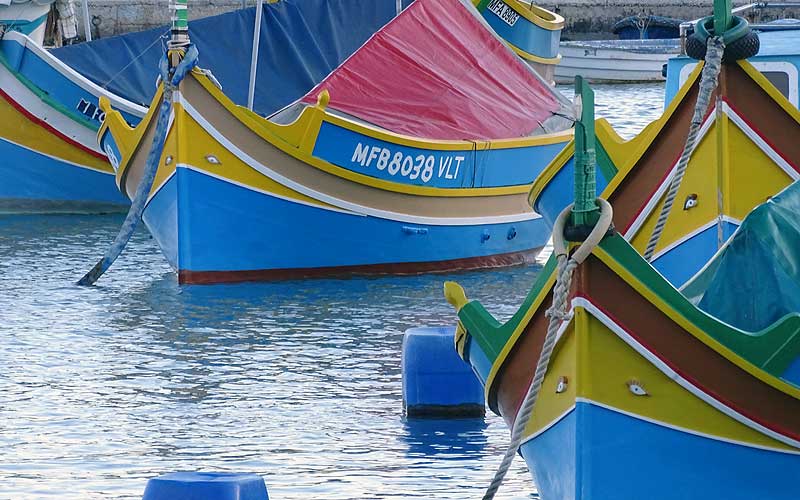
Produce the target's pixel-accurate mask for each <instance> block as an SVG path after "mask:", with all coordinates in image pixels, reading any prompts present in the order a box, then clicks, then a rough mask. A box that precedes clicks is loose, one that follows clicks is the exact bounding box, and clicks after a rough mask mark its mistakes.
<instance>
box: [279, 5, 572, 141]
mask: <svg viewBox="0 0 800 500" xmlns="http://www.w3.org/2000/svg"><path fill="white" fill-rule="evenodd" d="M323 91H327V92H328V93H329V94H330V101H329V103H328V105H327V109H328V110H329V111H332V112H334V113H337V114H340V115H343V116H346V117H349V118H355V119H357V120H359V121H362V122H366V123H368V124H371V125H374V126H377V127H380V128H383V129H386V130H389V131H392V132H395V133H399V134H404V135H408V136H413V137H419V138H427V139H438V140H492V139H506V138H519V137H527V136H531V135H536V134H542V133H551V132H558V131H562V130H565V129H568V128H570V127H571V126H572V123H573V120H572V118H571V116H572V110H571V105H570V103H569V102H568V101H566V100H565V99H564V98H563V97H561V96H560V94H558V93H557V92H556V91H555V90H554V89H553V88H552V87H551V86H550V85H548V84H547V83H545V82H544V81H543V80H542V79H541V78H540V77H539V76H538V75H537V74H536V73H535V72H534V70H533V69H531V68H530V67H529V66H528V65H526V64H525V63H523V62H522V61H521V60H520V59H519V57H517V56H516V54H514V53H513V52H512V51H511V49H510V48H509V47H508V46H507V45H506V44H505V43H504V42H503V41H502V40H501V39H500V38H499V37H498V36H497V35H496V34H495V33H494V32H493V31H492V30H491V28H489V27H488V25H487V24H486V23H485V21H484V20H483V19H482V18H481V16H480V14H479V13H478V12H477V11H476V10H475V9H474V7H473V6H472V5H471V4H470V3H468V2H463V1H461V0H417V1H415V2H413V3H412V4H411V5H410V6H409V7H407V8H406V9H405V10H404V11H403V12H402V13H401V14H400V15H399V16H397V17H396V18H394V19H393V20H392V21H390V22H389V23H388V24H387V25H386V26H384V27H383V28H381V29H380V30H379V31H378V32H377V33H375V34H374V35H373V36H372V37H371V38H370V39H369V40H368V41H367V42H366V43H365V44H364V45H363V46H362V47H361V48H360V49H359V50H358V51H356V52H355V53H354V54H353V55H351V56H350V57H349V58H348V59H347V60H345V62H344V63H342V64H341V65H340V66H339V67H338V68H337V69H336V70H335V71H334V72H333V73H331V74H330V75H328V77H326V78H325V79H324V80H322V82H320V83H319V84H318V85H317V86H316V87H314V89H313V90H311V92H309V93H308V94H307V95H305V96H304V97H303V98H302V99H300V100H299V101H298V102H297V103H295V104H294V105H292V106H290V107H289V108H287V109H285V110H283V111H282V112H281V113H279V114H277V115H276V116H275V117H273V119H274V120H275V121H276V122H279V123H286V122H289V121H291V120H292V119H293V117H296V116H297V114H298V113H299V111H300V110H301V109H302V108H303V107H305V106H306V105H314V104H315V103H316V102H317V99H318V96H319V95H320V93H322V92H323Z"/></svg>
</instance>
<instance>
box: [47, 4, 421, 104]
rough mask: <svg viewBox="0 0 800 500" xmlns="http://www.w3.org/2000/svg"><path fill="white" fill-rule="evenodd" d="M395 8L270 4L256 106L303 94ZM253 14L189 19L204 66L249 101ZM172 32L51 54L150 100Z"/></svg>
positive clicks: (236, 97)
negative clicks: (159, 62)
mask: <svg viewBox="0 0 800 500" xmlns="http://www.w3.org/2000/svg"><path fill="white" fill-rule="evenodd" d="M404 3H408V2H404ZM165 8H166V7H165ZM395 14H396V11H395V0H281V1H280V2H277V3H272V4H267V3H265V4H264V17H263V19H262V24H261V41H260V45H259V63H258V74H257V80H256V93H255V102H254V106H253V108H254V110H255V111H256V112H258V113H260V114H262V115H268V114H271V113H273V112H275V111H277V110H279V109H281V108H282V107H284V106H286V105H288V104H291V103H292V102H293V101H295V100H296V99H299V98H300V97H302V96H303V95H304V94H305V93H306V92H308V91H309V90H310V89H311V88H312V87H314V85H316V84H317V83H319V82H320V81H321V80H322V79H323V78H325V77H326V76H327V75H328V73H330V72H331V71H332V70H333V69H335V68H336V67H337V66H338V65H339V64H340V63H341V62H342V61H344V59H346V58H347V57H348V56H349V55H350V54H352V53H353V52H355V51H356V50H357V49H358V48H359V47H360V46H361V45H362V44H363V43H364V42H365V41H366V40H367V39H368V38H369V37H370V36H371V35H372V34H373V33H375V32H376V31H377V30H378V29H379V28H381V27H382V26H383V25H384V24H386V23H387V22H389V21H390V20H391V19H392V18H393V17H394V16H395ZM254 21H255V8H254V7H251V8H248V9H244V10H237V11H234V12H229V13H226V14H221V15H217V16H212V17H207V18H204V19H198V20H196V21H190V22H189V35H190V37H191V40H192V42H194V43H195V44H196V45H197V48H198V49H199V51H200V57H199V63H200V67H202V68H205V69H210V70H211V71H212V73H213V74H214V76H215V77H216V78H217V79H218V80H219V81H220V83H221V84H222V89H223V91H224V92H225V94H226V95H227V96H228V97H229V98H231V99H232V100H233V101H234V102H236V103H237V104H242V105H244V104H247V87H248V83H249V81H248V80H249V72H250V57H251V53H252V44H253V28H254ZM168 37H169V28H168V27H163V28H156V29H152V30H148V31H142V32H137V33H129V34H125V35H119V36H114V37H109V38H102V39H99V40H95V41H92V42H87V43H81V44H77V45H70V46H66V47H61V48H58V49H53V50H52V53H53V55H55V56H56V57H58V58H59V59H61V60H62V61H64V62H65V63H66V64H67V65H69V66H71V67H72V68H73V69H75V70H76V71H78V72H79V73H81V74H83V75H84V76H85V77H87V78H88V79H90V80H92V81H93V82H95V83H96V84H98V85H100V86H101V87H104V88H107V89H108V90H109V91H111V92H113V93H115V94H117V95H120V96H122V97H124V98H126V99H128V100H130V101H133V102H136V103H138V104H142V105H145V106H147V105H149V104H150V101H151V100H152V97H153V94H154V93H155V82H156V78H157V76H158V60H159V58H160V57H161V56H162V54H163V53H164V47H165V44H166V41H167V39H168Z"/></svg>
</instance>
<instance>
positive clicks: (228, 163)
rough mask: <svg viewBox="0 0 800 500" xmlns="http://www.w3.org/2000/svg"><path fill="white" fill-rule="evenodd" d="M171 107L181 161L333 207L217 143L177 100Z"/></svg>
mask: <svg viewBox="0 0 800 500" xmlns="http://www.w3.org/2000/svg"><path fill="white" fill-rule="evenodd" d="M174 109H175V114H176V116H177V120H178V121H179V126H178V127H177V129H178V130H179V131H180V132H179V133H180V138H179V139H178V143H179V144H181V145H183V146H184V147H182V148H181V151H180V154H179V155H178V156H177V158H179V162H180V163H181V164H187V165H191V166H192V167H193V168H196V169H198V170H201V171H205V172H208V173H209V174H210V175H212V176H214V177H217V178H221V179H225V180H228V181H231V182H233V183H235V184H238V185H241V186H247V187H248V188H251V189H255V190H258V191H262V192H266V193H271V194H275V195H277V196H280V197H282V198H286V199H290V200H293V201H299V202H302V203H306V204H313V205H315V206H319V207H321V208H329V209H336V207H334V206H333V205H330V204H328V203H325V202H322V201H320V200H317V199H315V198H311V197H309V196H306V195H304V194H302V193H298V192H297V191H295V190H293V189H290V188H288V187H286V186H284V185H283V184H280V183H278V182H275V181H274V180H272V179H271V178H269V177H267V176H266V175H264V174H262V173H261V172H258V171H257V170H255V169H253V168H252V167H250V166H249V165H247V164H246V163H244V162H243V161H242V160H241V159H239V158H238V157H237V156H236V155H234V154H233V153H231V152H230V151H229V150H228V149H227V148H226V147H225V146H223V145H222V144H220V143H219V142H218V141H217V140H216V139H215V138H214V137H213V136H212V135H211V134H209V133H208V132H207V131H206V130H205V129H204V128H203V126H202V125H200V124H199V123H197V122H196V121H195V120H194V119H192V118H191V117H190V116H188V114H187V113H186V111H185V110H184V108H183V106H181V105H180V104H179V103H176V104H175V105H174ZM195 145H200V146H195ZM166 151H167V148H166V147H165V155H166V154H167V153H166ZM209 157H214V158H216V160H217V161H218V162H219V163H218V164H217V163H212V162H210V161H209ZM160 170H163V169H160ZM159 173H160V171H159Z"/></svg>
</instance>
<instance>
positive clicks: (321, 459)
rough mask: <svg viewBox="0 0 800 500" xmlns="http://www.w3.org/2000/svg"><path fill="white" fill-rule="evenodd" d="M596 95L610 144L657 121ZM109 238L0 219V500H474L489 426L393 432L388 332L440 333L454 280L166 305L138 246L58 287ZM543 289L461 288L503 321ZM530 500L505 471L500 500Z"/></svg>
mask: <svg viewBox="0 0 800 500" xmlns="http://www.w3.org/2000/svg"><path fill="white" fill-rule="evenodd" d="M595 88H596V91H597V98H598V101H599V103H598V115H600V116H608V117H609V118H611V121H612V123H613V124H614V125H615V126H617V127H618V129H619V130H620V131H621V133H622V134H623V135H625V136H628V137H630V136H631V135H633V133H635V132H636V131H637V130H638V129H640V128H641V127H642V126H644V125H645V124H646V123H647V122H648V121H650V120H652V119H653V118H655V117H656V116H657V115H658V113H659V112H660V110H661V106H662V104H661V99H662V93H663V85H645V86H631V85H625V86H596V87H595ZM562 90H565V93H568V94H569V93H571V91H570V89H569V88H564V89H562ZM121 220H122V217H121V216H26V215H17V216H0V329H2V336H0V498H2V499H6V498H14V499H18V498H60V499H73V498H74V499H92V498H140V497H141V493H142V491H143V489H144V486H145V483H146V480H147V479H148V478H150V477H153V476H155V475H158V474H161V473H164V472H171V471H175V470H198V469H202V470H230V471H253V472H257V473H259V474H261V475H263V476H264V478H265V480H266V482H267V485H268V488H269V490H270V496H271V498H275V499H325V500H335V499H362V498H364V499H370V498H375V499H378V498H380V499H399V498H429V499H471V498H479V497H480V496H481V494H482V490H483V489H484V488H485V486H486V484H488V482H489V480H490V478H491V476H492V475H493V473H494V468H495V467H496V465H497V463H498V462H499V459H500V456H501V454H502V453H503V451H504V447H505V446H506V443H507V440H508V432H507V429H506V428H505V426H504V424H503V423H502V421H500V419H499V418H497V417H495V416H493V415H487V417H486V418H485V419H478V420H462V421H425V420H423V421H406V420H405V419H404V418H403V417H402V402H401V377H400V346H401V340H402V334H403V331H404V330H405V329H406V328H409V327H412V326H417V325H442V324H448V323H451V322H452V321H453V313H452V310H451V309H450V308H449V306H447V305H446V304H445V303H444V300H443V299H442V295H441V286H442V282H443V281H444V280H445V279H448V278H453V276H420V277H403V278H376V279H352V280H309V281H297V282H284V283H272V284H240V285H218V286H186V287H179V286H178V285H177V284H176V279H175V276H174V274H173V273H172V272H171V271H170V269H169V267H168V266H167V264H166V263H165V261H164V260H163V258H162V257H161V255H160V254H159V252H158V249H157V247H156V245H155V243H154V242H153V241H152V240H151V239H150V238H149V237H148V235H147V233H146V231H144V230H142V231H139V233H138V234H137V235H136V236H135V237H134V240H133V241H132V242H131V244H130V245H129V247H128V250H127V251H126V252H125V253H124V254H123V256H122V257H121V258H120V260H119V261H118V262H117V263H116V264H115V265H114V267H113V268H112V269H111V271H110V272H109V274H108V275H107V276H106V277H104V278H102V279H101V281H100V283H99V284H98V285H97V286H94V287H91V288H80V287H77V286H75V285H73V283H74V282H75V280H77V279H78V278H79V277H80V276H81V274H82V273H83V272H84V271H86V270H87V269H88V268H89V267H91V265H92V264H93V263H94V261H95V259H96V258H97V257H98V256H99V255H100V254H101V253H102V251H103V250H104V249H105V246H106V245H107V244H108V242H109V241H111V239H112V238H113V236H114V235H115V234H116V231H117V229H118V227H119V224H120V222H121ZM538 270H539V267H538V266H531V267H528V268H514V269H506V270H500V271H493V272H474V273H465V274H459V275H458V276H456V278H457V279H458V280H459V281H460V282H462V284H464V286H465V287H466V288H467V290H468V292H469V293H470V296H471V297H473V298H478V299H480V300H482V301H483V302H484V304H486V305H487V307H488V308H489V309H490V310H491V311H492V312H494V313H495V314H496V315H498V316H501V317H507V316H509V315H511V314H512V313H513V312H514V310H515V309H516V306H517V305H518V303H519V302H520V300H521V299H522V297H523V295H524V294H525V292H526V291H527V289H528V287H529V286H530V284H531V282H532V281H533V279H534V278H535V276H536V274H537V272H538ZM534 497H535V492H534V488H533V486H532V483H531V480H530V476H529V474H528V472H527V470H526V468H525V465H524V463H523V461H522V460H520V459H518V460H517V461H515V463H514V466H513V467H512V470H511V472H510V474H509V477H508V479H507V480H506V483H505V484H504V485H503V488H502V489H501V494H500V496H499V497H498V498H504V499H530V498H534Z"/></svg>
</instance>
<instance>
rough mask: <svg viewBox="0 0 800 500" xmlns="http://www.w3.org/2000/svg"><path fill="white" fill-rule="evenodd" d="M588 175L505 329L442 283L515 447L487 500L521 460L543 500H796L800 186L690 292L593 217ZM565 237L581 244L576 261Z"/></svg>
mask: <svg viewBox="0 0 800 500" xmlns="http://www.w3.org/2000/svg"><path fill="white" fill-rule="evenodd" d="M582 94H583V96H584V98H586V96H587V94H586V92H582ZM586 102H587V99H584V103H586ZM584 123H586V124H588V125H589V128H590V127H591V123H592V121H591V120H589V121H586V122H584ZM579 133H580V132H579V131H576V135H577V134H579ZM589 136H590V134H587V135H586V137H587V139H586V140H584V141H583V142H582V144H581V145H579V147H578V151H579V152H582V153H583V154H580V153H579V154H578V155H577V156H578V157H579V158H578V160H577V162H578V163H579V164H581V165H582V166H584V167H588V166H589V165H592V164H593V163H594V162H593V159H592V160H588V161H587V157H590V155H589V152H590V150H591V149H592V148H591V143H592V140H591V139H588V138H589ZM584 172H585V173H586V175H585V176H584V175H580V176H576V178H575V183H576V193H580V194H581V196H580V197H579V198H578V199H576V203H575V207H576V208H578V207H580V208H579V209H578V210H574V209H570V208H568V209H566V210H564V211H563V212H562V214H561V215H560V217H559V220H558V222H557V225H556V227H555V228H554V243H553V245H554V250H555V252H554V255H553V256H552V257H551V258H550V260H549V261H548V263H547V264H546V265H545V267H544V269H543V271H542V273H541V275H540V276H539V278H538V279H537V281H536V283H535V284H534V285H533V287H532V289H531V291H530V292H529V294H528V296H527V297H526V298H525V301H524V302H523V304H522V305H521V307H520V308H519V310H518V311H517V313H516V314H514V316H513V317H512V318H511V319H510V320H509V321H507V322H505V323H501V322H498V321H497V320H496V319H495V318H494V317H492V315H491V314H490V313H489V312H488V311H486V309H485V308H483V306H481V304H480V303H479V302H476V301H468V300H467V298H466V295H465V294H464V291H463V289H461V288H460V287H459V286H458V285H456V284H455V283H448V284H446V285H445V295H446V296H447V298H448V300H449V301H450V303H451V304H452V305H453V306H454V307H455V308H456V309H457V311H458V318H459V322H458V328H457V333H456V348H457V350H458V352H459V354H460V355H461V356H462V357H463V359H464V360H465V361H467V362H468V363H470V364H471V365H472V367H473V370H474V371H475V373H476V374H477V375H478V377H479V378H480V379H481V380H482V381H483V383H484V385H485V394H486V399H487V402H488V405H489V407H490V408H491V409H492V410H493V411H494V412H496V413H498V414H500V415H501V416H502V417H503V418H504V419H505V421H506V422H507V423H508V424H509V426H511V427H512V428H513V431H512V436H513V437H514V438H515V439H514V441H513V442H512V445H511V446H510V447H509V451H508V453H507V454H506V459H505V460H504V462H503V465H502V466H501V469H500V471H499V472H498V475H497V476H496V478H495V481H493V484H492V486H491V487H490V489H489V490H488V491H487V495H486V496H485V497H484V498H492V497H493V495H494V492H495V491H496V490H497V487H498V486H499V484H500V483H501V482H502V477H503V473H504V470H507V467H508V465H509V464H510V461H511V459H513V456H514V455H515V454H516V451H517V449H519V451H520V452H521V454H522V456H523V457H524V459H525V460H526V462H527V464H528V467H529V469H530V470H531V472H532V474H533V476H534V479H535V482H536V485H537V489H538V491H539V493H540V494H541V496H542V498H558V499H588V498H615V499H639V498H648V499H656V500H658V499H664V500H666V499H673V498H684V499H701V498H731V499H734V498H736V499H740V498H741V499H745V498H770V499H786V500H788V499H791V498H795V497H796V495H797V488H796V484H795V479H794V474H795V473H796V472H797V470H800V418H798V414H800V308H798V307H799V306H800V304H798V303H797V297H796V295H797V292H798V287H800V277H798V276H797V270H796V268H793V267H792V265H793V264H795V263H796V262H797V259H798V257H800V256H799V255H798V250H797V249H798V248H799V247H798V246H797V244H796V241H797V239H798V238H800V227H798V225H797V218H796V213H797V210H800V183H794V184H792V185H791V186H790V187H789V188H787V189H786V190H785V191H784V192H783V193H781V194H780V195H778V196H775V197H774V198H773V199H772V200H770V201H768V202H767V203H765V204H763V205H761V206H759V207H758V208H756V209H755V210H754V211H753V212H752V213H751V214H750V215H749V216H748V217H747V218H745V220H744V221H743V223H742V225H741V227H739V229H738V230H737V232H736V234H735V236H734V237H733V239H732V240H731V241H730V243H729V244H728V245H726V246H725V247H724V248H723V249H722V251H721V252H720V253H719V254H718V255H717V256H716V257H715V258H714V259H713V260H712V261H711V263H710V264H709V265H708V266H707V267H706V268H705V269H704V270H703V272H701V273H700V274H699V275H698V277H697V278H695V280H693V282H692V284H691V285H690V286H689V287H687V291H688V290H691V293H687V294H682V293H681V292H680V291H678V290H677V289H676V288H675V287H674V286H673V285H672V284H671V283H670V282H669V281H667V280H666V279H665V278H664V276H663V275H662V274H660V273H659V272H658V271H657V270H656V269H655V268H654V267H653V266H652V265H651V264H650V263H648V262H647V261H646V260H645V259H644V258H643V257H642V256H641V255H640V254H639V253H638V252H637V250H636V249H635V248H634V247H633V246H631V244H630V243H628V241H626V239H625V238H624V237H623V236H622V235H621V234H620V233H618V232H616V231H615V230H614V229H613V226H612V225H611V221H612V219H615V218H616V214H615V213H614V214H612V213H611V210H612V209H611V205H609V204H608V203H607V202H605V201H601V202H600V203H599V205H600V207H601V208H602V211H601V213H600V214H599V215H598V214H597V213H596V212H597V207H596V206H595V207H594V208H592V209H587V206H590V204H591V205H593V204H594V203H593V201H592V200H593V196H594V185H593V180H594V178H593V170H592V169H590V168H586V169H582V170H581V173H584ZM584 181H585V182H584ZM581 182H584V184H583V185H581ZM613 211H614V212H616V207H614V210H613ZM579 219H582V220H583V223H584V224H586V222H587V221H590V223H589V224H588V226H589V227H590V228H591V232H590V233H589V235H588V236H586V232H587V231H585V230H583V227H581V226H580V225H579V224H580V222H579ZM595 221H596V222H595ZM562 234H563V235H572V236H573V240H574V241H578V242H580V241H583V240H585V241H583V242H582V243H576V244H574V245H573V246H572V248H571V249H569V248H568V247H567V246H566V245H565V242H564V239H565V237H564V236H561V235H562ZM762 278H763V279H764V280H763V281H762ZM774 285H777V286H775V287H773V286H774ZM745 286H746V287H747V288H746V289H743V287H745ZM778 290H780V292H789V293H788V294H787V295H782V294H781V293H780V292H778ZM754 292H755V293H754ZM687 295H688V296H687ZM692 301H694V302H696V304H695V303H693V302H692ZM551 304H552V306H551ZM537 359H538V361H537Z"/></svg>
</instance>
